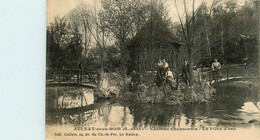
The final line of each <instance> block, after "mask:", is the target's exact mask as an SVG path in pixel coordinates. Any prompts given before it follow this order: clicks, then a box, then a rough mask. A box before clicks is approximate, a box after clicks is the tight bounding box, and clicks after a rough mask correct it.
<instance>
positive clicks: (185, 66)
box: [182, 60, 189, 85]
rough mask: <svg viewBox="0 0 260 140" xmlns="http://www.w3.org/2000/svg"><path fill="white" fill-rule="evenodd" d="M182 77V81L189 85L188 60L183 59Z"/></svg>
mask: <svg viewBox="0 0 260 140" xmlns="http://www.w3.org/2000/svg"><path fill="white" fill-rule="evenodd" d="M182 78H183V80H184V82H185V83H186V84H187V85H189V64H188V61H187V60H185V61H184V64H183V67H182Z"/></svg>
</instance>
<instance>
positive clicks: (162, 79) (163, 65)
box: [156, 59, 175, 87]
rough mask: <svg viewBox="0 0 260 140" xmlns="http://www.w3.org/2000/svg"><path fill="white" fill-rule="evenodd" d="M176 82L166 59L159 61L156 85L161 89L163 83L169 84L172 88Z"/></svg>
mask: <svg viewBox="0 0 260 140" xmlns="http://www.w3.org/2000/svg"><path fill="white" fill-rule="evenodd" d="M174 82H175V80H174V74H173V73H172V71H171V69H170V68H169V64H168V63H167V62H166V60H165V59H163V60H161V59H159V60H158V63H157V75H156V85H157V86H158V87H160V86H162V84H163V83H168V84H169V85H170V86H171V87H173V86H174V84H175V83H174Z"/></svg>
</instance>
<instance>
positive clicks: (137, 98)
mask: <svg viewBox="0 0 260 140" xmlns="http://www.w3.org/2000/svg"><path fill="white" fill-rule="evenodd" d="M194 81H195V82H194V83H195V84H194V85H193V86H191V87H189V86H187V85H186V84H184V83H179V86H178V89H177V90H173V89H172V88H171V87H170V86H169V85H168V84H165V85H162V86H161V87H157V86H155V85H152V86H148V85H149V84H147V83H142V84H140V85H138V86H137V89H136V90H135V91H134V92H133V91H132V92H130V88H129V85H130V78H126V79H125V80H124V79H123V78H122V77H121V76H120V75H118V74H116V73H112V74H111V73H110V74H105V76H104V79H103V82H102V84H103V86H102V87H100V88H99V89H96V90H95V91H96V92H98V95H102V96H101V97H100V98H106V97H110V96H111V95H115V97H116V98H117V99H118V100H121V101H124V102H139V103H151V104H154V103H156V104H167V105H180V104H182V103H183V102H191V103H195V102H206V101H208V100H209V99H210V98H211V97H212V96H213V94H214V93H215V92H216V90H215V89H214V88H213V87H212V86H210V85H208V84H207V83H206V82H203V81H199V80H197V79H195V80H194ZM101 93H103V94H101Z"/></svg>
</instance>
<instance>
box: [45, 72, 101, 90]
mask: <svg viewBox="0 0 260 140" xmlns="http://www.w3.org/2000/svg"><path fill="white" fill-rule="evenodd" d="M46 79H47V84H77V85H83V84H94V85H96V86H99V85H100V79H101V75H100V73H98V72H94V71H86V70H82V69H55V70H47V71H46Z"/></svg>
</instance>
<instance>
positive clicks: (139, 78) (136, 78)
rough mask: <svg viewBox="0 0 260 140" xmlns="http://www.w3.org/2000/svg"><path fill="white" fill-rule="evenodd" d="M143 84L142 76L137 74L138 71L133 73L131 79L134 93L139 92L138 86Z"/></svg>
mask: <svg viewBox="0 0 260 140" xmlns="http://www.w3.org/2000/svg"><path fill="white" fill-rule="evenodd" d="M140 84H142V76H141V75H140V74H139V73H137V72H136V71H133V73H132V77H131V86H132V88H131V89H132V91H136V90H137V86H138V85H140Z"/></svg>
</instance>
